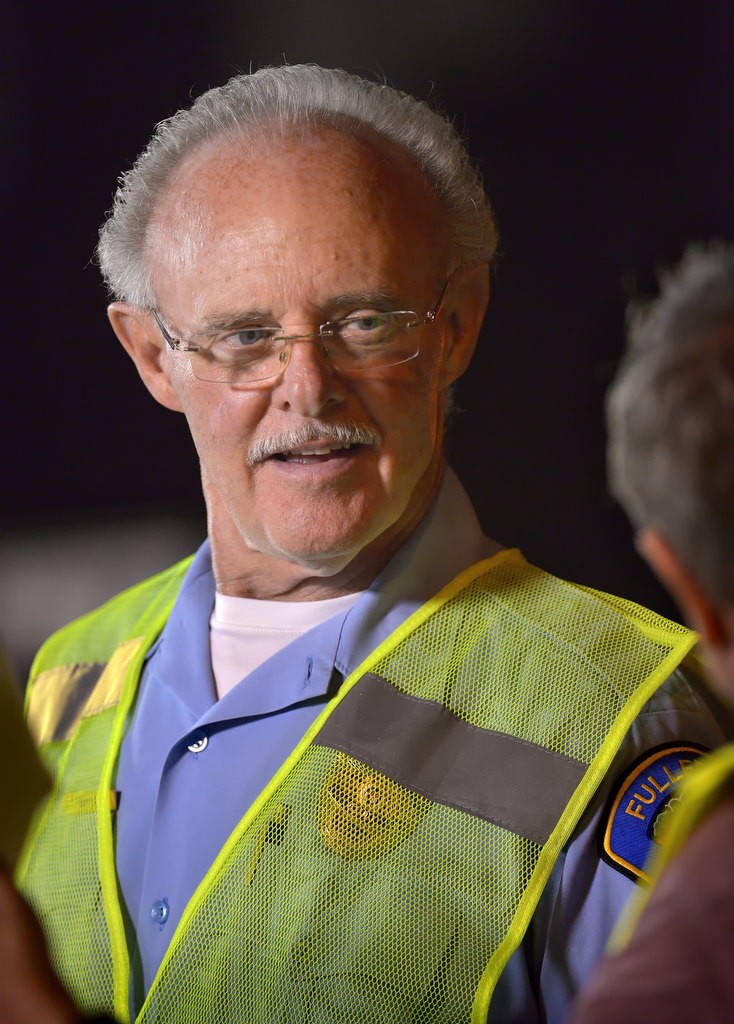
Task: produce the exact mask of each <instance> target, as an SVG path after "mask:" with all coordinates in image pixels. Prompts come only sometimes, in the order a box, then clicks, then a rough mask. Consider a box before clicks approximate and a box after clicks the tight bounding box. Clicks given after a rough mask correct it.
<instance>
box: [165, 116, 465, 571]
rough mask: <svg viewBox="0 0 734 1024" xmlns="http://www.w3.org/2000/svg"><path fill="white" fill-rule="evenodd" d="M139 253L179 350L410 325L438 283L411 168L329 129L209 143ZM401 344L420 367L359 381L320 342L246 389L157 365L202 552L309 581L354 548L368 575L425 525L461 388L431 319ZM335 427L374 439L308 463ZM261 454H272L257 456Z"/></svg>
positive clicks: (441, 262) (425, 202)
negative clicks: (223, 550) (231, 337)
mask: <svg viewBox="0 0 734 1024" xmlns="http://www.w3.org/2000/svg"><path fill="white" fill-rule="evenodd" d="M182 238H185V239H186V242H185V244H183V243H182V241H181V239H182ZM151 239H152V241H151V246H150V249H151V262H152V266H153V268H154V288H155V295H156V302H157V306H158V309H159V311H160V313H161V315H162V317H163V318H164V320H165V321H166V322H167V323H168V324H169V325H170V326H171V329H172V331H173V332H174V333H175V334H176V335H177V336H178V337H183V338H187V337H189V336H190V335H192V334H195V333H199V332H202V331H205V330H207V329H208V327H209V325H211V324H212V323H213V322H214V321H216V322H217V323H218V324H222V323H225V322H226V323H237V324H238V326H239V324H240V323H241V322H242V320H243V318H244V319H245V320H247V322H248V323H256V324H257V325H260V326H263V325H264V326H279V327H281V328H282V329H283V332H284V333H285V334H287V335H290V334H305V333H307V332H309V331H316V330H317V329H318V327H319V325H320V324H322V323H324V322H326V321H329V320H335V319H339V318H341V317H345V316H349V315H353V314H356V313H360V312H363V311H368V310H374V309H383V310H384V309H412V310H414V311H415V312H416V313H418V315H419V316H422V315H423V314H424V313H425V312H427V311H428V310H429V309H432V308H433V307H434V306H435V304H436V302H437V300H438V297H439V295H440V293H441V289H442V287H443V285H444V282H445V276H446V250H447V244H446V238H445V235H444V229H443V227H442V221H441V217H440V213H439V210H438V206H437V203H436V200H435V198H434V197H433V196H432V195H431V194H430V193H429V191H428V190H427V189H426V187H425V185H424V184H423V181H422V179H421V176H420V174H419V173H418V172H417V170H416V169H415V168H414V167H413V166H412V164H411V163H410V162H409V161H408V160H407V158H406V157H404V156H403V155H402V154H400V153H397V152H396V151H394V150H393V149H392V148H388V147H387V145H386V144H385V145H381V147H380V148H379V149H377V148H375V147H374V146H373V145H372V144H368V143H366V142H364V141H362V140H358V139H355V138H352V137H349V136H346V135H345V134H343V133H338V132H335V131H331V130H327V129H319V130H315V131H312V132H310V133H309V134H308V135H307V136H305V137H303V138H295V137H289V138H285V139H282V138H281V139H277V140H273V141H269V142H267V144H264V145H263V152H262V153H261V154H259V155H253V154H252V153H251V152H248V151H247V150H244V149H242V148H239V149H238V148H236V147H232V146H229V145H226V144H223V143H218V144H216V145H211V146H210V147H209V148H207V149H205V150H203V151H200V152H198V153H197V154H195V155H194V157H193V158H190V159H189V161H188V162H187V163H186V164H185V165H184V166H183V168H182V169H181V170H180V171H179V173H178V176H177V178H176V180H175V182H174V184H173V186H172V188H171V190H170V192H169V195H168V197H167V199H166V201H165V202H164V203H163V205H162V208H161V209H159V211H158V212H157V216H156V220H155V222H154V224H153V228H152V233H151ZM380 296H382V298H380ZM414 330H415V331H416V332H417V333H418V335H419V337H420V346H421V349H420V354H419V355H418V357H417V358H416V359H414V360H412V361H410V362H406V363H403V364H402V365H399V366H393V367H389V368H386V369H375V370H371V371H369V372H367V373H362V374H359V375H357V374H344V373H341V374H340V373H339V372H338V371H335V370H334V369H333V368H332V367H331V365H330V363H329V361H328V359H327V358H326V357H325V355H324V353H323V350H322V349H321V347H320V345H319V343H318V339H313V340H311V341H301V342H297V343H295V344H294V346H293V349H292V353H291V358H290V362H289V363H288V365H287V367H286V369H285V372H283V373H282V375H281V376H280V377H278V378H277V379H275V380H269V381H265V382H260V383H257V384H252V383H250V384H239V385H228V384H222V383H212V382H206V381H202V380H199V379H197V378H196V377H195V376H194V373H193V372H192V368H191V363H190V359H189V357H188V356H187V355H185V354H183V353H173V352H169V351H168V349H167V348H166V349H165V351H164V352H163V353H162V357H161V358H162V360H163V366H164V369H165V373H166V376H167V378H168V380H169V382H170V387H171V389H172V395H173V396H175V397H172V398H171V399H169V400H167V401H166V404H169V405H171V406H172V407H175V408H180V409H181V410H183V412H184V413H185V414H186V417H187V420H188V423H189V426H190V429H191V433H192V435H193V439H194V443H195V445H196V448H197V451H198V455H199V458H200V461H201V467H202V478H203V482H204V490H205V495H206V499H207V507H208V511H209V527H210V535H211V536H212V540H213V544H215V545H216V544H217V543H219V544H220V545H225V546H226V547H228V548H229V551H228V552H227V556H228V558H229V559H230V560H232V559H233V558H234V560H235V561H236V562H237V563H238V565H241V566H242V567H243V574H246V566H247V558H248V556H249V555H250V554H252V553H258V554H259V555H264V556H266V557H268V558H271V559H276V560H279V561H286V562H288V563H291V564H293V565H295V566H299V567H301V568H302V569H304V570H306V571H307V572H308V573H310V574H313V575H331V574H334V573H337V572H339V571H340V570H342V569H343V568H344V567H345V566H346V565H348V564H349V563H350V562H351V561H352V559H354V558H355V556H356V555H357V554H358V553H360V552H362V551H364V550H368V551H369V552H370V557H371V558H373V559H374V561H375V564H377V565H379V562H380V559H381V556H382V555H383V553H384V552H383V549H384V550H387V548H388V546H389V545H390V543H391V541H392V539H394V538H395V537H396V536H400V535H401V532H402V534H406V533H408V532H410V530H412V529H413V528H414V527H415V525H416V524H417V522H419V521H420V519H421V518H422V516H423V515H424V514H425V512H426V510H427V508H428V506H429V505H430V502H431V501H432V499H433V497H434V495H435V492H436V488H437V484H438V479H439V475H440V465H441V457H442V443H441V435H442V427H443V404H444V395H445V388H446V385H447V384H448V383H449V382H450V381H449V377H450V376H456V375H457V374H456V373H453V374H450V372H449V371H448V369H447V366H446V350H447V348H448V347H450V346H449V345H448V343H447V340H446V339H447V329H446V327H445V326H444V325H443V324H442V320H441V318H439V326H433V325H427V326H424V327H420V328H414ZM335 424H339V425H347V426H348V427H350V428H351V427H357V428H361V429H364V430H366V431H367V432H368V433H369V435H370V436H371V437H372V438H373V443H371V444H355V445H353V446H352V447H350V448H348V449H345V448H341V449H340V448H335V449H334V450H330V451H329V452H328V453H325V454H322V453H320V452H322V451H323V449H324V448H329V442H330V440H331V435H330V429H331V428H332V427H333V425H335ZM293 432H296V436H297V437H300V439H301V440H299V441H298V442H297V443H295V444H294V443H293V441H292V440H289V435H293ZM300 432H305V433H302V434H301V433H300ZM303 438H307V440H303ZM259 442H266V443H270V442H272V445H271V447H273V446H274V447H275V448H276V449H277V453H276V454H271V455H270V456H269V457H267V458H264V459H255V460H253V458H252V451H253V445H255V444H256V443H259ZM310 452H319V454H309V453H310ZM382 560H383V561H384V558H382Z"/></svg>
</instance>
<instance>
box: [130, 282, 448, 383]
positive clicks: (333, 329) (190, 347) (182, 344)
mask: <svg viewBox="0 0 734 1024" xmlns="http://www.w3.org/2000/svg"><path fill="white" fill-rule="evenodd" d="M452 277H453V274H449V276H448V277H447V278H446V280H445V282H444V285H443V287H442V289H441V294H440V295H439V297H438V302H437V303H436V305H435V306H434V307H433V309H431V310H429V311H428V312H427V313H424V315H423V316H422V317H420V316H418V314H417V313H415V312H414V311H413V310H412V309H390V310H386V311H385V312H386V314H389V315H392V314H396V313H399V314H401V315H403V316H412V317H414V318H415V319H414V321H413V322H412V323H407V324H405V325H404V326H403V327H401V328H399V330H402V331H407V330H411V329H412V328H414V327H425V326H427V325H431V324H435V323H436V321H437V320H438V318H439V316H440V314H441V310H442V308H443V304H444V301H445V299H446V294H447V292H448V287H449V283H450V281H451V278H452ZM149 312H150V314H151V316H152V317H153V319H154V320H155V322H156V325H157V326H158V330H159V331H160V332H161V334H162V335H163V338H164V339H165V341H166V342H167V343H168V345H169V347H170V349H171V350H172V351H173V352H183V353H185V352H208V351H209V348H211V346H212V345H213V344H214V340H215V338H217V337H218V336H219V335H220V334H223V333H225V332H224V331H216V332H215V333H213V334H207V333H205V332H202V333H200V334H191V335H189V337H188V338H178V337H176V336H175V335H174V334H171V332H170V331H169V330H168V328H167V327H166V325H165V323H164V321H163V319H162V317H161V315H160V313H159V311H158V310H157V309H156V308H155V306H150V307H149ZM349 319H350V318H349V317H342V319H341V320H327V321H326V322H325V323H323V324H321V325H320V326H319V329H318V330H317V331H309V332H308V333H307V334H276V335H275V336H274V337H273V338H272V341H273V342H283V343H284V347H283V349H282V350H281V352H280V353H279V357H278V358H279V360H280V363H281V366H280V369H279V370H278V372H277V373H272V374H268V375H267V377H251V378H243V379H242V381H241V382H238V381H236V380H235V381H227V380H210V379H209V378H206V377H199V376H198V374H197V373H196V368H195V364H194V362H193V361H192V362H191V368H192V370H193V371H194V376H195V377H197V379H198V380H206V381H207V382H208V383H210V384H234V383H243V384H259V383H261V382H262V381H265V380H276V379H277V378H278V377H280V376H282V374H283V373H284V372H285V369H286V367H287V366H288V363H289V362H290V358H291V352H292V351H293V344H294V343H295V342H297V341H310V340H312V339H313V338H319V339H320V340H321V346H322V348H323V351H324V354H325V356H326V357H327V359H328V360H329V364H330V365H331V367H332V368H333V369H334V370H336V372H337V373H369V372H370V371H371V370H385V369H389V367H391V366H399V365H400V364H401V363H408V362H410V360H411V359H416V358H417V357H418V355H419V354H420V341H419V342H418V345H417V347H416V350H415V352H414V353H413V354H412V355H410V356H406V357H405V358H404V359H398V360H396V361H395V362H394V363H386V364H383V363H381V364H380V365H379V366H366V367H359V368H357V369H353V370H352V369H347V370H344V369H342V368H341V367H337V366H334V363H333V362H332V358H331V352H330V351H329V347H328V344H327V343H326V342H325V340H324V339H326V338H330V337H333V336H334V335H335V334H336V333H337V332H338V328H339V326H340V325H341V324H342V323H343V322H344V321H345V320H349ZM233 333H234V332H233ZM194 338H210V339H211V341H210V343H209V345H208V346H204V345H196V344H194V343H193V339H194Z"/></svg>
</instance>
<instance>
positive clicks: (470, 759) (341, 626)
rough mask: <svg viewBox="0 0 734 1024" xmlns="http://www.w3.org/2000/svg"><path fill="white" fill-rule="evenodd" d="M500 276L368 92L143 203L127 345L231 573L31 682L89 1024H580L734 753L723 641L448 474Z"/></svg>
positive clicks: (208, 99)
mask: <svg viewBox="0 0 734 1024" xmlns="http://www.w3.org/2000/svg"><path fill="white" fill-rule="evenodd" d="M494 245H495V231H494V225H493V220H492V216H491V212H490V208H489V204H488V202H487V199H486V196H485V194H484V192H483V190H482V187H481V184H480V182H479V179H478V176H477V173H476V171H475V169H474V168H473V167H472V166H471V163H470V161H469V159H468V157H467V154H466V152H465V150H464V148H463V146H462V145H461V143H460V140H459V139H458V137H457V135H456V133H455V131H454V129H453V128H452V126H451V125H450V124H449V123H448V122H447V121H446V120H445V119H444V118H443V117H441V116H439V115H438V114H436V113H435V112H433V111H431V110H430V109H429V107H428V106H426V105H425V104H423V103H421V102H418V101H416V100H414V99H412V98H410V97H408V96H405V95H403V94H401V93H398V92H397V91H395V90H393V89H391V88H388V87H386V86H382V85H375V84H372V83H369V82H367V81H364V80H360V79H357V78H354V77H352V76H350V75H348V74H345V73H343V72H339V71H329V70H325V69H321V68H316V67H308V66H304V67H299V66H296V67H281V68H270V69H263V70H261V71H258V72H256V73H255V74H252V75H244V76H239V77H237V78H235V79H233V80H232V81H230V82H229V83H228V84H227V85H225V86H224V87H222V88H218V89H213V90H211V91H210V92H208V93H206V94H205V95H203V96H201V97H200V98H199V99H198V100H197V101H196V102H195V103H194V104H193V106H192V107H191V109H189V110H185V111H181V112H179V113H178V114H176V115H175V116H174V117H172V118H171V119H170V120H169V121H167V122H164V123H163V124H162V125H160V126H159V127H158V129H157V130H156V133H155V135H154V137H153V139H152V140H151V143H150V145H149V146H148V148H147V149H146V151H145V152H144V153H143V154H142V155H141V157H140V158H139V160H138V162H137V163H136V165H135V167H134V168H133V169H132V170H131V171H130V172H129V173H128V174H127V175H126V176H125V178H124V179H123V182H122V184H121V187H120V190H119V192H118V195H117V199H116V202H115V205H114V209H113V210H112V212H111V215H110V217H109V219H108V221H107V223H106V224H105V226H104V227H103V229H102V233H101V241H100V245H99V258H100V263H101V267H102V271H103V274H104V276H105V279H106V281H107V282H108V285H109V287H110V289H111V291H112V293H113V295H114V296H115V301H114V302H113V303H112V305H111V306H110V310H109V315H110V320H111V323H112V327H113V329H114V331H115V333H116V334H117V336H118V338H119V339H120V341H121V342H122V344H123V346H124V347H125V349H126V350H127V352H128V353H129V354H130V356H131V358H132V359H133V361H134V363H135V365H136V367H137V370H138V372H139V373H140V375H141V377H142V379H143V381H144V383H145V385H146V386H147V388H148V389H149V391H150V392H151V393H152V395H153V396H154V397H155V398H156V399H157V400H158V401H159V402H161V403H162V404H163V405H164V406H166V407H168V408H170V409H172V410H175V411H177V412H183V413H184V414H185V416H186V418H187V421H188V424H189V427H190V429H191V433H192V436H193V440H194V444H195V446H196V449H197V452H198V455H199V459H200V464H201V479H202V485H203V491H204V497H205V500H206V507H207V512H208V539H207V541H206V542H205V543H204V544H203V546H202V547H201V549H200V550H199V551H198V553H197V554H196V555H195V556H194V558H193V560H189V561H186V562H185V563H183V564H181V565H177V566H174V567H173V568H172V569H171V570H170V571H168V572H166V573H163V574H162V575H160V576H158V577H156V578H155V579H153V580H149V581H147V582H145V583H143V584H141V585H139V586H138V587H135V588H133V589H132V590H130V591H128V592H126V593H124V594H122V595H121V596H120V597H118V598H117V599H115V600H113V601H112V602H111V603H109V604H108V605H106V606H104V607H103V608H102V609H100V610H98V611H97V612H95V613H93V614H92V615H90V616H87V617H86V618H84V619H82V620H81V621H79V622H77V623H74V624H72V625H71V626H69V627H68V628H66V629H65V630H62V631H61V632H60V633H59V634H57V635H56V636H55V637H53V638H52V639H51V640H50V641H49V642H48V643H47V644H46V646H45V647H44V648H43V649H42V652H41V653H40V655H39V657H38V659H37V661H36V663H35V667H34V674H33V680H32V682H31V685H30V691H29V701H28V716H29V721H30V723H31V726H32V727H33V729H34V730H35V734H36V736H37V739H38V742H39V743H40V744H41V746H42V748H43V749H44V751H45V753H46V756H47V760H48V762H49V764H50V765H51V766H52V768H53V770H54V773H55V776H56V780H57V783H56V791H55V795H54V798H53V800H52V801H51V802H50V804H49V805H48V807H47V809H46V811H45V813H44V814H43V815H42V816H41V817H40V818H39V820H38V823H37V826H36V829H35V831H34V835H33V838H32V841H31V842H30V844H29V847H28V851H27V854H26V856H25V859H24V863H23V865H22V869H21V871H20V874H19V879H20V883H21V884H22V887H23V889H24V891H25V892H26V894H27V895H28V898H29V899H30V901H31V903H32V905H33V906H34V907H35V908H36V910H37V912H38V913H39V914H40V916H41V917H42V919H43V922H44V926H45V928H46V932H47V935H48V939H49V943H50V947H51V951H52V956H53V959H54V964H55V965H56V968H57V970H58V972H59V974H60V976H61V978H62V979H63V980H64V982H65V983H66V984H67V985H68V986H69V988H70V989H71V991H72V992H73V993H74V994H75V995H76V997H77V999H78V1000H79V1002H80V1004H81V1005H82V1006H83V1007H84V1008H85V1009H88V1010H89V1011H94V1012H104V1011H110V1010H114V1011H115V1012H116V1013H117V1014H118V1015H119V1016H120V1017H121V1018H123V1019H127V1014H128V1012H131V1013H132V1015H133V1016H134V1017H135V1019H136V1020H137V1021H139V1022H141V1024H142V1022H152V1021H156V1022H164V1021H165V1022H167V1021H177V1022H179V1021H180V1022H190V1021H217V1022H235V1021H236V1022H243V1021H247V1022H253V1024H255V1022H261V1024H271V1022H274V1021H278V1022H286V1021H288V1022H295V1021H313V1022H316V1021H318V1022H326V1021H333V1022H337V1021H338V1022H342V1024H343V1022H365V1024H366V1022H370V1024H375V1022H377V1021H385V1022H390V1024H395V1022H398V1021H400V1022H402V1021H411V1022H416V1024H418V1022H426V1021H468V1020H469V1019H470V1018H471V1019H473V1020H484V1019H486V1018H487V1015H489V1019H491V1020H492V1021H497V1022H499V1021H513V1020H514V1021H526V1022H527V1021H533V1020H558V1019H560V1017H561V1016H562V1015H563V1014H564V1013H565V1011H566V1008H567V1006H568V1004H569V1001H570V999H571V997H572V995H573V993H574V992H575V990H576V989H577V987H578V985H579V984H580V982H581V981H583V979H584V978H585V977H586V975H587V974H588V972H589V971H590V970H591V968H592V966H593V964H594V963H595V962H596V960H597V958H598V957H599V956H600V954H601V952H602V950H603V947H604V945H605V943H606V940H607V936H608V934H609V931H610V929H611V928H612V926H613V924H614V921H615V920H616V917H617V914H618V911H619V909H620V908H621V906H622V904H623V903H624V902H625V900H626V899H627V897H628V895H629V893H630V891H631V889H632V888H633V884H632V882H631V877H634V876H636V875H637V876H639V874H640V873H641V871H642V865H643V863H644V857H645V855H646V852H647V849H648V847H649V845H650V843H651V841H652V840H651V839H650V837H649V835H648V834H647V829H648V826H649V824H650V818H651V816H652V815H653V814H654V813H657V812H658V811H659V810H660V808H661V806H662V805H663V803H664V802H665V801H666V800H667V799H668V798H669V796H670V793H671V792H672V786H673V780H674V779H676V778H679V777H680V775H681V774H682V772H683V771H684V769H685V767H686V765H688V764H689V763H690V762H691V761H693V760H694V759H695V758H696V757H698V756H699V754H700V753H701V751H702V750H705V749H708V748H710V747H712V746H714V745H715V744H717V743H719V742H721V740H722V732H721V729H720V727H719V725H718V724H717V721H716V719H715V717H714V716H713V715H712V713H711V711H710V710H709V708H708V707H707V704H706V702H705V701H704V700H703V699H702V698H701V697H699V695H698V694H697V691H696V686H695V679H694V677H692V676H691V674H690V673H689V672H688V670H687V669H686V668H685V667H683V665H682V662H683V659H684V658H685V656H686V654H687V653H688V651H689V650H690V648H691V647H692V645H693V643H694V636H693V634H692V633H690V632H689V631H688V630H686V629H684V628H683V627H680V626H677V625H675V624H672V623H668V622H664V621H663V620H661V619H659V618H658V617H657V616H655V615H654V614H652V613H650V612H647V611H645V610H642V609H639V608H637V607H635V606H633V605H630V604H627V603H625V602H623V601H620V600H618V599H616V598H609V597H607V596H605V595H601V594H597V593H594V592H591V591H588V590H586V589H583V588H580V587H576V586H573V585H570V584H567V583H564V582H562V581H560V580H557V579H554V578H552V577H550V576H548V575H547V574H545V573H543V572H542V571H541V570H539V569H536V568H534V567H533V566H530V565H529V564H528V563H527V562H525V560H524V559H523V558H522V556H521V555H520V553H519V552H518V551H516V550H501V549H500V547H499V545H497V544H496V543H494V542H493V541H491V540H489V539H487V538H486V537H485V536H484V535H483V534H482V531H481V529H480V527H479V524H478V523H477V520H476V517H475V515H474V513H473V511H472V508H471V505H470V503H469V500H468V498H467V496H466V494H465V493H464V491H463V490H462V488H461V486H460V484H459V482H458V481H457V479H456V478H455V476H454V475H453V473H452V472H451V470H450V469H449V468H448V467H447V466H446V465H445V464H444V458H443V431H444V422H445V417H446V410H447V405H448V402H449V396H450V392H451V389H452V387H453V385H454V384H455V382H456V381H457V380H458V379H459V377H460V376H461V375H462V374H463V373H464V371H465V370H466V369H467V367H468V365H469V363H470V360H471V357H472V352H473V349H474V346H475V344H476V341H477V336H478V333H479V330H480V326H481V323H482V319H483V316H484V313H485V308H486V304H487V297H488V273H487V267H488V263H489V261H490V259H491V256H492V253H493V250H494ZM649 779H654V780H655V785H656V786H657V788H656V789H655V790H654V791H653V796H652V798H648V796H647V790H649V789H650V786H651V785H652V783H651V782H649V781H648V780H649ZM645 787H647V789H645ZM638 790H639V791H640V792H639V794H638ZM628 791H629V797H627V795H626V794H627V793H628ZM623 796H624V797H625V802H624V803H623V804H622V803H621V802H620V801H621V799H622V797H623ZM608 800H611V804H610V806H611V807H612V810H611V811H607V810H606V809H605V805H606V803H607V801H608ZM628 804H629V805H630V806H632V807H633V808H638V807H639V809H638V810H635V812H634V814H632V815H631V814H628V813H626V809H627V807H628ZM630 826H631V827H630ZM607 833H608V836H607ZM605 836H606V837H607V838H606V839H605V838H604V837H605ZM600 837H601V839H602V844H603V846H604V847H605V853H604V855H603V857H602V856H601V855H600V853H599V849H598V840H599V839H600ZM129 1007H131V1010H129Z"/></svg>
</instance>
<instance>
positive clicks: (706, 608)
mask: <svg viewBox="0 0 734 1024" xmlns="http://www.w3.org/2000/svg"><path fill="white" fill-rule="evenodd" d="M635 544H636V546H637V550H638V551H639V552H640V554H641V555H642V557H643V558H644V559H645V561H646V562H647V563H648V564H649V565H650V567H651V569H652V570H653V572H654V573H655V575H656V576H657V577H658V579H659V580H660V582H661V583H662V584H663V586H665V587H666V588H667V589H668V590H669V591H670V594H671V596H672V597H673V599H674V600H675V602H676V603H677V605H678V607H679V608H680V610H681V612H682V614H683V616H684V618H685V620H686V622H687V623H688V624H689V626H691V628H692V629H695V630H696V632H697V633H699V634H700V636H701V637H702V639H703V640H705V641H706V642H707V643H709V644H712V645H716V646H721V645H722V644H726V643H727V642H729V637H728V635H727V628H726V623H725V620H724V618H723V617H722V614H721V609H720V608H719V605H718V603H717V602H716V601H714V600H712V598H710V597H709V595H708V594H707V592H706V590H705V589H704V588H703V587H702V586H701V584H700V583H699V582H698V580H697V579H696V577H695V576H694V575H693V573H692V572H691V571H690V570H689V569H688V567H687V566H686V565H685V564H684V563H683V562H682V560H681V558H680V556H679V555H678V553H677V551H676V550H675V549H674V548H673V547H672V546H671V545H670V544H669V543H668V541H667V540H666V539H665V538H664V537H662V536H661V535H660V534H659V533H658V532H657V531H656V530H652V529H644V530H641V531H640V532H639V533H638V534H637V536H636V538H635Z"/></svg>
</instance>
